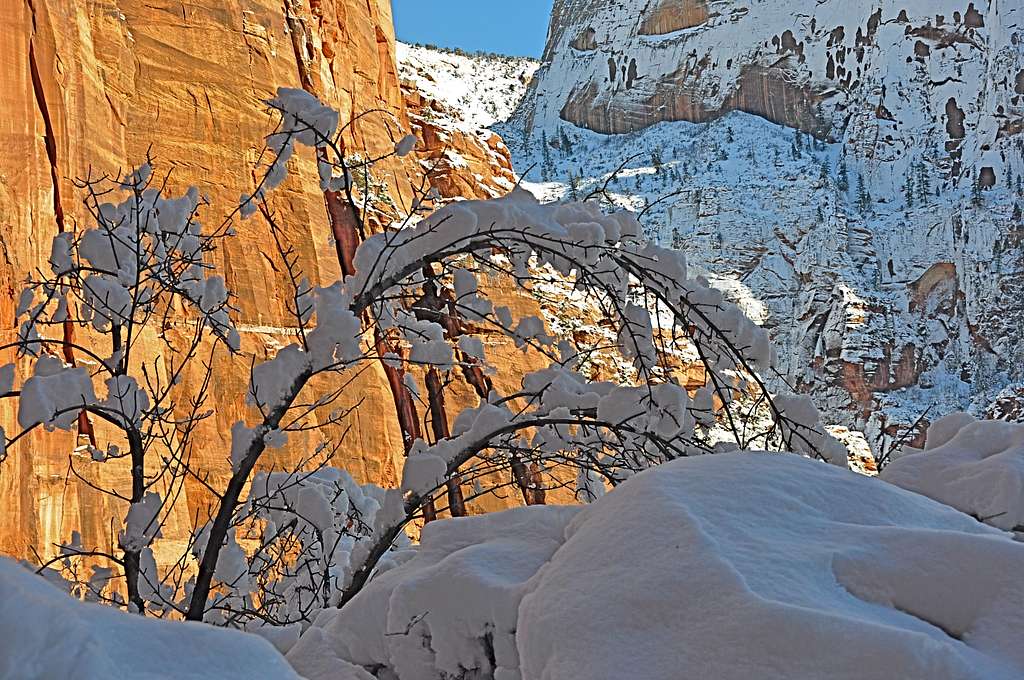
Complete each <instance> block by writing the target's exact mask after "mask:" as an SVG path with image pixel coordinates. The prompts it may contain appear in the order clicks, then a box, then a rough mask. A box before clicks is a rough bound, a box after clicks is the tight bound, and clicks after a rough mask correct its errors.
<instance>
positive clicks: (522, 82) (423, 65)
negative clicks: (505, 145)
mask: <svg viewBox="0 0 1024 680" xmlns="http://www.w3.org/2000/svg"><path fill="white" fill-rule="evenodd" d="M396 56H397V59H398V68H399V75H400V76H401V78H402V80H404V81H408V82H411V83H413V84H414V85H415V87H416V89H417V90H419V91H420V92H421V93H423V95H424V96H426V97H428V98H430V99H434V100H437V101H439V102H441V103H442V104H443V105H444V106H445V107H446V108H448V109H450V110H451V111H452V112H457V114H458V115H457V116H456V117H454V120H455V122H456V123H457V125H458V126H460V127H467V128H470V131H475V130H479V129H480V128H487V127H490V126H492V125H494V124H495V123H498V122H502V121H505V120H508V118H509V117H510V116H511V115H512V113H513V112H514V111H515V110H516V108H517V107H518V106H519V103H520V102H521V101H522V99H523V96H524V95H525V94H526V87H527V85H529V83H530V81H531V80H532V78H533V74H534V73H536V71H537V68H538V67H539V66H540V63H539V62H537V61H535V60H533V59H527V58H523V57H504V56H498V55H473V54H465V53H456V52H443V51H440V50H437V49H432V48H429V47H422V46H418V45H408V44H405V43H401V42H399V43H397V44H396ZM441 115H445V114H444V112H441Z"/></svg>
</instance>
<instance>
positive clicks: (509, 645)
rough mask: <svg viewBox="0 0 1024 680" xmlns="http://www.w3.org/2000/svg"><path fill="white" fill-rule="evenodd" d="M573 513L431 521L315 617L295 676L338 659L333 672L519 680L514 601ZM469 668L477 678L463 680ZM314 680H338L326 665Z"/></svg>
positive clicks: (523, 511)
mask: <svg viewBox="0 0 1024 680" xmlns="http://www.w3.org/2000/svg"><path fill="white" fill-rule="evenodd" d="M577 512H579V508H577V507H555V506H544V507H539V506H538V507H533V508H519V509H515V510H508V511H506V512H501V513H494V514H488V515H481V516H477V517H463V518H459V519H453V520H443V521H437V522H431V523H430V524H428V525H427V526H426V527H425V528H424V530H423V534H422V536H421V544H420V546H419V548H418V549H416V550H414V551H413V550H410V551H409V553H411V554H414V557H412V559H410V560H409V561H407V562H405V563H404V564H402V565H400V566H398V567H395V568H394V569H391V570H390V571H387V572H384V573H383V574H380V575H378V576H377V577H375V578H374V579H373V580H372V581H371V582H370V584H369V585H368V586H367V588H366V589H365V590H363V591H362V592H361V593H360V594H359V595H358V596H356V597H355V598H354V599H353V600H352V602H351V603H349V604H348V605H347V606H346V607H345V608H344V609H342V610H340V611H327V612H325V613H324V614H322V615H321V616H320V617H319V618H318V620H317V621H316V624H315V626H314V627H313V628H311V629H310V630H309V631H307V632H306V633H305V634H304V635H303V636H302V638H300V639H299V642H298V644H296V646H295V647H294V648H292V650H291V651H290V652H289V654H288V659H289V661H291V662H292V663H293V665H295V667H296V668H297V669H298V670H299V671H300V672H303V673H307V672H306V670H305V668H306V666H305V665H304V663H305V661H304V660H306V659H319V660H323V659H332V660H333V659H338V660H341V661H340V663H339V667H340V668H345V667H346V665H347V664H346V662H350V663H355V664H358V665H360V666H364V667H366V668H384V669H388V670H390V671H391V672H393V673H395V674H396V675H397V677H399V678H403V679H404V678H409V679H410V680H427V679H430V678H449V677H451V678H455V677H459V678H461V677H473V678H476V677H479V678H481V680H482V679H483V678H494V680H515V679H518V678H519V677H520V676H519V672H518V666H519V662H518V654H517V652H516V642H515V631H516V612H517V610H518V608H519V602H520V600H521V599H522V597H523V595H524V594H525V593H526V592H527V589H528V585H527V584H528V581H529V580H530V579H531V578H532V577H533V576H534V574H536V573H537V571H538V569H540V568H541V566H543V565H544V564H545V563H546V562H547V561H548V560H549V559H550V558H551V555H552V554H553V553H554V552H555V550H556V549H557V548H558V546H559V545H560V544H561V542H562V537H563V535H564V530H565V526H566V524H567V523H568V522H569V520H570V519H571V518H572V517H573V516H574V515H575V514H576V513H577ZM474 669H479V671H480V673H481V674H480V675H479V676H477V675H464V673H466V672H467V671H473V670H474ZM320 672H322V673H323V677H324V678H335V677H337V676H336V675H330V672H331V671H330V669H329V668H328V667H327V664H326V663H324V667H323V669H322V671H320ZM307 675H308V676H309V677H310V679H311V680H314V679H315V678H316V676H314V675H313V674H311V673H307ZM342 677H345V676H344V675H342ZM353 677H354V679H356V680H358V679H359V678H360V676H353ZM382 677H392V676H389V675H384V676H382Z"/></svg>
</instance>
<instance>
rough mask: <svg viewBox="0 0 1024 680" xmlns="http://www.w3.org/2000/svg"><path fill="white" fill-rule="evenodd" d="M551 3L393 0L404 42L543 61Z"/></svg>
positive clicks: (542, 0)
mask: <svg viewBox="0 0 1024 680" xmlns="http://www.w3.org/2000/svg"><path fill="white" fill-rule="evenodd" d="M551 2H552V0H511V1H509V0H392V3H391V6H392V8H393V10H394V14H395V33H396V34H397V35H398V39H399V40H401V41H403V42H415V43H432V44H434V45H440V46H442V47H461V48H462V49H464V50H467V51H470V52H474V51H484V52H498V53H500V54H513V55H517V56H529V57H539V56H540V54H541V52H543V51H544V40H545V38H546V37H547V32H548V18H549V17H550V15H551Z"/></svg>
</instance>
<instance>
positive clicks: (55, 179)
mask: <svg viewBox="0 0 1024 680" xmlns="http://www.w3.org/2000/svg"><path fill="white" fill-rule="evenodd" d="M26 3H27V6H28V10H29V14H30V16H31V17H32V35H31V37H30V38H29V42H28V68H29V75H30V77H31V79H32V92H33V95H34V97H35V102H36V108H38V110H39V116H40V117H41V118H42V119H43V135H44V137H43V141H44V144H45V146H46V158H47V161H48V162H49V165H50V182H51V184H52V188H53V216H54V221H55V222H56V223H57V232H58V233H61V234H63V233H64V231H65V230H66V228H67V224H66V221H65V216H64V205H63V202H62V201H61V193H60V171H59V168H60V163H59V159H58V157H57V136H56V132H55V131H54V127H53V120H52V118H51V117H50V107H49V105H48V104H47V102H46V90H45V88H44V87H43V79H42V75H41V73H40V70H39V59H38V57H37V55H36V34H37V31H38V26H37V22H36V8H35V5H34V4H33V2H32V0H26ZM74 341H75V328H74V325H73V324H72V322H71V320H67V321H65V322H64V323H63V324H62V325H61V350H62V354H63V355H64V361H65V362H67V363H68V364H69V365H71V366H74V365H76V362H75V350H74ZM78 434H79V436H83V435H84V436H87V437H88V438H89V443H90V444H92V445H93V446H96V435H95V433H94V432H93V428H92V422H91V421H90V420H89V416H88V414H87V413H86V412H85V411H81V412H79V414H78Z"/></svg>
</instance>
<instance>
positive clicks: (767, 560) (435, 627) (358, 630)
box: [288, 452, 1024, 680]
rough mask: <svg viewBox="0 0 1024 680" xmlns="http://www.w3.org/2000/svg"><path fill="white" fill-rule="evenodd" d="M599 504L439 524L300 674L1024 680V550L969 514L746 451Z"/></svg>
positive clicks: (332, 617)
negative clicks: (1023, 576)
mask: <svg viewBox="0 0 1024 680" xmlns="http://www.w3.org/2000/svg"><path fill="white" fill-rule="evenodd" d="M582 485H583V486H587V483H586V482H585V481H584V482H583V484H582ZM595 488H601V489H602V490H603V487H601V485H599V484H598V485H595ZM595 496H596V498H595V499H594V500H593V502H592V503H591V504H590V505H588V506H585V507H583V508H581V507H579V506H568V507H558V506H533V507H528V508H520V509H515V510H509V511H506V512H502V513H495V514H489V515H483V516H479V517H467V518H459V519H454V520H440V521H436V522H432V523H430V524H428V525H427V526H426V527H425V528H424V531H423V535H422V542H421V544H420V545H419V546H416V547H410V548H408V549H405V550H401V551H399V552H398V553H395V558H394V562H395V563H397V566H392V567H391V568H389V569H386V570H382V571H381V573H379V574H378V575H377V576H375V577H374V579H372V580H371V581H370V583H369V584H368V585H367V586H366V588H365V589H364V590H363V591H362V592H360V593H359V595H357V596H356V597H355V598H354V599H353V600H352V602H351V603H350V604H348V605H347V606H346V607H345V608H344V609H342V610H340V611H334V610H329V611H325V612H324V613H323V614H321V616H320V617H319V619H318V620H317V621H316V622H315V624H314V625H313V627H312V628H310V629H309V630H308V631H307V632H306V633H304V635H303V636H302V637H301V638H300V639H299V642H298V643H297V644H296V645H295V646H294V647H293V648H292V649H291V651H290V652H289V657H288V658H289V659H290V660H292V661H293V662H295V663H297V664H302V663H312V662H311V661H310V660H312V659H317V660H318V662H317V663H318V664H320V665H319V672H321V673H322V674H323V677H332V676H331V675H330V673H331V672H332V667H333V666H332V664H338V667H339V668H345V669H346V672H349V673H350V674H351V673H352V669H351V667H350V666H349V665H348V664H354V665H356V666H359V667H361V668H365V669H370V668H372V669H377V670H376V673H377V675H378V676H379V677H401V678H416V679H417V680H433V679H435V678H436V679H439V680H440V679H442V678H447V677H452V676H457V677H462V676H460V674H461V673H465V674H467V676H468V677H493V678H495V680H520V679H522V678H529V679H530V680H556V679H557V680H576V679H579V680H603V679H605V678H607V679H608V680H621V678H643V679H644V680H661V679H664V680H674V679H675V678H679V677H700V678H705V677H706V678H715V680H732V679H736V680H740V679H744V680H745V679H746V678H749V677H751V673H752V672H753V673H755V675H756V677H758V678H759V679H763V680H803V679H806V680H819V679H820V678H836V679H839V680H842V679H844V678H845V679H848V680H854V679H856V680H874V679H877V680H890V679H891V678H905V679H907V680H914V679H919V680H971V679H977V680H1009V679H1011V678H1019V677H1021V676H1022V674H1024V652H1022V651H1021V650H1022V649H1024V645H1022V643H1024V613H1022V612H1024V608H1022V604H1024V584H1022V583H1021V582H1020V579H1019V578H1018V577H1017V575H1018V574H1019V573H1020V569H1021V568H1024V544H1020V543H1017V542H1014V541H1013V540H1012V539H1011V537H1010V535H1008V534H1005V533H1003V532H1001V531H998V530H996V529H994V528H992V527H988V526H985V525H984V524H981V523H979V522H977V521H976V520H974V519H973V518H971V517H969V516H967V515H965V514H962V513H960V512H958V511H957V510H955V509H953V508H950V507H948V506H945V505H942V504H940V503H937V502H935V501H932V500H930V499H928V498H925V497H924V496H921V495H918V494H915V493H911V492H908V491H905V490H903V489H900V488H899V487H896V486H893V485H891V484H888V483H886V482H884V481H882V480H879V479H874V478H869V477H864V476H861V475H858V474H855V473H853V472H849V471H846V470H840V469H838V468H836V467H834V466H831V465H827V464H824V463H820V462H817V461H813V460H809V459H806V458H802V457H799V456H796V455H792V454H789V455H780V454H764V453H746V452H745V453H730V454H718V455H711V456H700V457H696V458H683V459H679V460H676V461H673V462H669V463H665V464H662V465H659V466H656V467H654V468H652V469H650V470H647V471H646V472H642V473H640V474H638V475H636V476H634V477H632V478H631V479H629V480H627V481H625V482H624V483H622V484H621V485H619V486H618V487H617V488H616V489H615V490H613V491H611V492H610V493H607V494H604V495H602V494H601V491H597V493H595ZM492 658H493V660H494V665H493V666H492V664H491V661H490V659H492ZM297 667H298V668H302V667H303V666H301V665H300V666H297ZM752 669H756V672H755V671H753V670H752ZM339 672H340V671H339ZM474 673H476V675H474ZM343 677H344V676H343ZM353 677H359V678H361V677H362V676H360V675H358V673H357V674H356V675H354V676H353Z"/></svg>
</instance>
